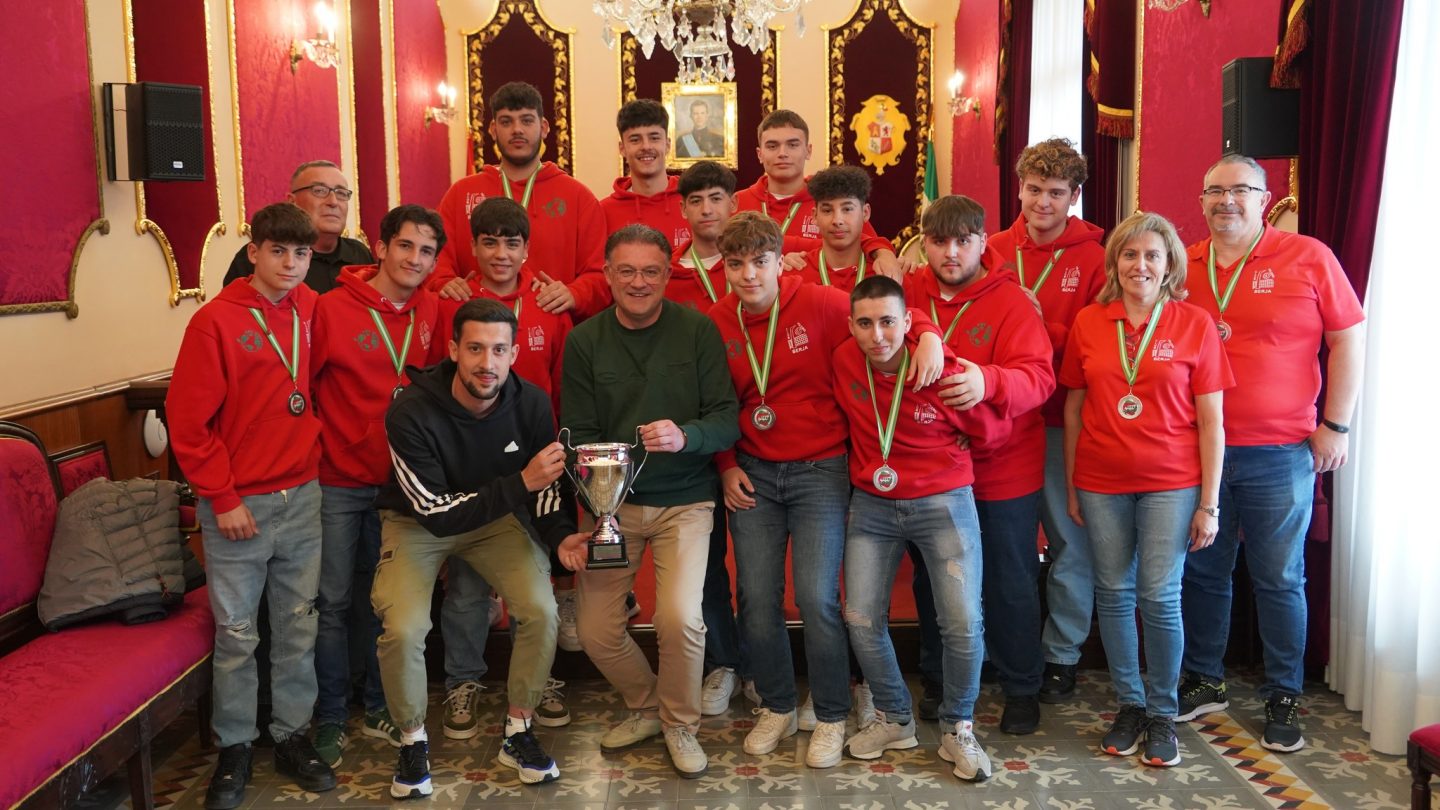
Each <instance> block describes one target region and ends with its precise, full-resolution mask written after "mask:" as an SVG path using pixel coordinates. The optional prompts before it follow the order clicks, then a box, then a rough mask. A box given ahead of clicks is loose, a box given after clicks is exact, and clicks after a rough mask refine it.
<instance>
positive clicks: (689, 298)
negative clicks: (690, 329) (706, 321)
mask: <svg viewBox="0 0 1440 810" xmlns="http://www.w3.org/2000/svg"><path fill="white" fill-rule="evenodd" d="M690 245H691V242H690V240H688V239H687V240H685V243H684V244H681V245H678V246H677V247H676V248H675V258H673V259H671V260H670V281H669V283H667V284H666V285H665V297H666V298H669V299H670V300H671V301H674V302H675V303H677V304H684V305H685V306H687V307H690V308H691V309H695V310H699V311H700V312H706V311H708V310H709V309H710V307H711V306H712V305H713V304H714V303H715V300H716V299H715V298H711V297H710V293H709V292H706V290H705V286H704V285H703V284H701V283H700V275H699V274H698V273H696V272H695V270H694V269H692V268H691V267H690V265H689V264H682V262H689V261H690ZM707 259H714V261H712V262H710V264H708V265H707V266H706V268H705V278H707V279H709V281H710V289H711V290H713V291H714V292H715V296H716V298H724V297H725V294H726V293H727V292H729V289H728V287H727V286H726V284H725V262H724V261H723V260H722V259H721V258H720V257H718V256H701V257H700V261H702V262H704V261H706V260H707Z"/></svg>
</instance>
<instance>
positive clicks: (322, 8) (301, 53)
mask: <svg viewBox="0 0 1440 810" xmlns="http://www.w3.org/2000/svg"><path fill="white" fill-rule="evenodd" d="M315 22H316V23H317V26H318V28H319V31H318V33H316V34H315V37H314V38H313V39H305V40H300V39H297V40H293V41H292V42H291V43H290V72H291V73H298V72H299V71H300V60H301V59H309V60H310V61H311V62H314V63H315V65H316V66H317V67H321V68H333V67H338V66H339V65H340V49H339V48H338V47H336V45H335V9H333V8H331V7H330V4H329V3H325V2H320V3H316V4H315Z"/></svg>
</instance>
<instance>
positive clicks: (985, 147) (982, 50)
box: [934, 2, 1014, 233]
mask: <svg viewBox="0 0 1440 810" xmlns="http://www.w3.org/2000/svg"><path fill="white" fill-rule="evenodd" d="M999 57H1000V4H999V3H998V2H962V3H960V12H959V14H958V15H957V16H956V18H955V65H953V66H952V65H942V64H940V63H938V62H937V63H936V64H935V90H934V92H935V99H936V104H937V107H938V113H937V117H939V118H941V119H942V120H943V119H944V118H945V117H946V116H947V115H949V111H950V110H949V106H948V103H947V102H948V100H949V92H950V91H949V87H948V85H947V83H948V82H949V81H950V75H951V74H952V73H954V71H955V69H956V68H959V69H960V70H962V71H964V72H965V87H964V88H963V91H962V92H964V93H966V94H968V95H973V96H977V97H978V98H979V99H980V103H981V105H983V111H982V112H981V114H980V117H979V118H978V119H977V118H976V117H975V115H974V114H973V113H966V114H965V115H962V116H960V117H959V118H954V119H951V120H952V121H953V122H954V142H953V144H952V146H951V151H950V160H951V164H950V166H951V168H950V188H951V189H952V193H955V194H964V195H965V196H967V197H971V198H973V199H974V200H975V201H976V202H978V203H980V204H981V205H983V206H985V228H986V230H987V231H990V232H992V233H993V232H994V231H997V230H999V229H1000V228H1002V227H1004V226H1005V225H1009V224H1010V223H1008V222H1006V223H1001V222H1000V221H999V217H998V215H997V213H998V211H999V209H1000V195H1001V194H1002V193H1004V194H1009V193H1012V192H1013V190H1014V189H1012V188H1010V187H1008V186H1007V187H1005V188H1003V189H1002V188H1001V186H1000V174H999V171H1000V170H999V168H998V167H997V166H996V164H995V66H996V63H997V61H998V60H999ZM942 125H943V124H942Z"/></svg>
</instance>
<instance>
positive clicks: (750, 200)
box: [735, 174, 895, 255]
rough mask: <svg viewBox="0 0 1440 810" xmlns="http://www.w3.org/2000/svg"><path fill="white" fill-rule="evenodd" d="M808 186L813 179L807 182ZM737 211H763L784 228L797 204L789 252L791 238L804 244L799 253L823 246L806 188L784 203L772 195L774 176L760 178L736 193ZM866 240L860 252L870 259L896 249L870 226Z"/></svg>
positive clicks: (799, 245)
mask: <svg viewBox="0 0 1440 810" xmlns="http://www.w3.org/2000/svg"><path fill="white" fill-rule="evenodd" d="M805 180H806V181H807V182H808V181H809V180H810V178H808V177H807V178H805ZM735 203H736V207H735V210H737V211H759V212H761V213H763V214H765V216H767V217H770V218H771V219H773V220H775V221H776V222H778V223H780V224H781V225H784V224H785V220H786V219H787V218H790V209H791V207H792V206H794V205H795V204H796V203H799V205H800V207H799V208H797V209H795V216H794V217H793V218H790V227H788V228H786V229H785V234H784V235H785V236H786V237H787V244H786V246H785V249H786V250H787V251H789V250H791V249H792V248H791V244H789V243H788V242H789V237H796V238H798V239H800V240H804V241H800V242H798V243H797V246H796V247H795V249H796V250H810V249H811V248H815V247H818V246H819V245H820V224H819V223H818V222H816V220H815V200H814V198H812V197H811V196H810V192H809V190H807V189H806V188H805V187H804V186H801V187H800V191H798V192H797V193H796V194H795V195H794V196H792V197H786V198H785V199H783V200H782V199H780V198H779V197H776V196H775V195H774V194H771V193H770V176H769V175H767V174H762V175H760V179H759V180H756V181H755V184H754V185H752V186H750V187H749V188H744V189H741V190H740V191H738V192H736V193H735ZM864 231H865V236H864V237H862V238H861V241H860V249H861V250H863V251H865V253H866V254H867V255H868V254H870V253H874V252H875V251H877V250H894V249H895V246H894V245H892V244H890V240H889V239H885V238H884V237H880V236H876V235H875V229H874V228H872V227H870V223H869V222H866V223H865V227H864Z"/></svg>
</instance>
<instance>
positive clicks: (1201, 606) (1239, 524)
mask: <svg viewBox="0 0 1440 810" xmlns="http://www.w3.org/2000/svg"><path fill="white" fill-rule="evenodd" d="M1314 496H1315V467H1314V460H1313V458H1312V457H1311V455H1310V443H1309V442H1308V441H1299V442H1296V443H1294V444H1280V445H1266V446H1261V447H1226V448H1225V466H1224V472H1223V474H1222V475H1221V478H1220V534H1219V536H1217V537H1216V538H1215V543H1214V544H1213V545H1211V546H1210V547H1209V548H1207V549H1203V550H1201V551H1198V552H1196V553H1194V554H1191V555H1190V559H1189V560H1188V561H1187V562H1186V563H1185V586H1184V589H1185V661H1184V666H1185V671H1186V672H1193V673H1195V674H1197V675H1203V676H1205V677H1207V678H1211V679H1214V680H1222V679H1223V678H1224V677H1225V662H1224V658H1225V643H1226V642H1227V641H1228V640H1229V638H1230V601H1231V574H1232V573H1233V572H1234V570H1235V555H1236V553H1237V551H1238V549H1239V548H1240V546H1241V545H1242V544H1241V542H1240V541H1241V535H1242V534H1243V535H1244V544H1243V545H1244V548H1245V564H1246V567H1248V568H1249V569H1250V581H1251V583H1252V584H1253V586H1254V589H1255V605H1256V615H1257V617H1258V618H1259V623H1260V641H1261V644H1262V645H1263V646H1264V651H1265V685H1264V686H1262V687H1261V688H1260V695H1261V696H1262V697H1264V698H1267V699H1268V698H1269V697H1271V696H1272V695H1274V694H1277V693H1278V694H1289V695H1298V694H1300V692H1301V689H1302V686H1303V683H1304V677H1305V674H1304V673H1305V628H1306V622H1307V621H1308V615H1307V609H1306V604H1305V531H1306V529H1307V528H1308V527H1309V525H1310V507H1311V501H1312V500H1313V499H1314Z"/></svg>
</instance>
